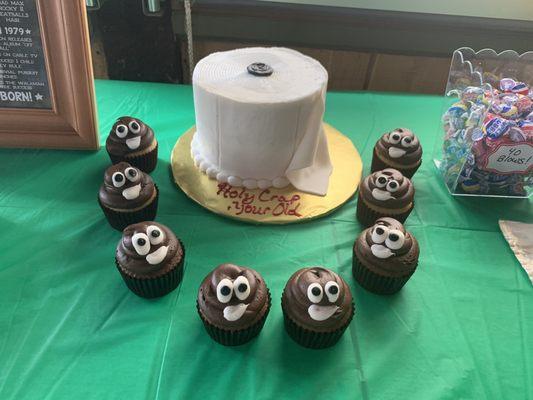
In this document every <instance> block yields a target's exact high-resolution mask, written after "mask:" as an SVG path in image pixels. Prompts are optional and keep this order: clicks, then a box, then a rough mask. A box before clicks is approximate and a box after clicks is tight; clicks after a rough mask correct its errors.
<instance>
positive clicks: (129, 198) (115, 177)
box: [98, 162, 155, 210]
mask: <svg viewBox="0 0 533 400" xmlns="http://www.w3.org/2000/svg"><path fill="white" fill-rule="evenodd" d="M154 193H155V185H154V182H153V181H152V178H150V175H148V174H146V173H144V172H142V171H141V170H140V169H138V168H135V167H132V166H131V165H130V164H128V163H127V162H120V163H118V164H115V165H112V166H110V167H109V168H108V169H107V170H106V171H105V174H104V183H103V184H102V186H100V192H99V193H98V198H99V199H100V202H101V203H102V204H103V205H105V206H107V207H109V208H113V209H119V210H132V209H136V208H139V207H142V206H143V205H145V204H147V203H148V202H149V201H150V200H151V199H152V198H153V197H154Z"/></svg>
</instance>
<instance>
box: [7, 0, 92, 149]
mask: <svg viewBox="0 0 533 400" xmlns="http://www.w3.org/2000/svg"><path fill="white" fill-rule="evenodd" d="M23 2H24V3H25V4H26V5H27V7H28V8H34V9H36V11H37V15H38V23H39V25H38V26H39V30H40V38H41V41H42V54H43V55H44V62H45V65H46V75H47V78H48V87H49V100H48V102H49V103H48V107H49V108H2V104H1V103H0V147H39V148H55V149H97V148H98V147H99V139H98V132H97V122H96V105H95V95H94V79H93V70H92V61H91V52H90V41H89V33H88V23H87V12H86V8H85V1H84V0H24V1H23ZM30 2H34V3H35V6H34V4H33V3H31V4H30ZM23 7H25V6H22V7H21V8H20V10H21V11H22V10H23ZM34 11H35V10H34ZM9 15H13V16H16V15H17V14H16V12H13V13H11V14H9ZM12 20H14V21H15V23H14V24H13V25H16V21H17V19H16V18H14V19H12ZM25 32H27V33H28V34H29V32H30V30H27V31H25ZM21 35H22V36H23V35H24V34H23V33H21ZM38 96H39V97H41V96H40V95H38ZM4 98H5V95H4Z"/></svg>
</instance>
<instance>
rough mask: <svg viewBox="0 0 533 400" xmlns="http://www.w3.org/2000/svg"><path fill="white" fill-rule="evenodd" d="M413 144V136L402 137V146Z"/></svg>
mask: <svg viewBox="0 0 533 400" xmlns="http://www.w3.org/2000/svg"><path fill="white" fill-rule="evenodd" d="M412 145H413V138H412V137H411V136H405V137H404V138H402V147H411V146H412Z"/></svg>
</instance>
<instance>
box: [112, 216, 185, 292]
mask: <svg viewBox="0 0 533 400" xmlns="http://www.w3.org/2000/svg"><path fill="white" fill-rule="evenodd" d="M184 260H185V249H184V247H183V244H182V243H181V241H180V240H179V239H178V238H176V235H174V233H173V232H172V231H171V230H170V229H169V228H168V227H166V226H165V225H162V224H158V223H157V222H153V221H144V222H140V223H138V224H133V225H130V226H128V227H126V229H124V231H123V232H122V238H121V239H120V242H119V243H118V246H117V250H116V253H115V263H116V266H117V268H118V271H119V272H120V275H121V276H122V279H124V282H125V283H126V286H127V287H128V288H129V289H130V290H131V291H132V292H133V293H135V294H136V295H138V296H140V297H145V298H154V297H161V296H164V295H166V294H167V293H169V292H171V291H173V290H174V289H175V288H176V287H177V286H178V285H179V283H180V282H181V279H182V277H183V264H184Z"/></svg>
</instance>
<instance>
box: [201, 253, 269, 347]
mask: <svg viewBox="0 0 533 400" xmlns="http://www.w3.org/2000/svg"><path fill="white" fill-rule="evenodd" d="M270 305H271V299H270V292H269V290H268V288H267V286H266V284H265V281H264V280H263V278H262V277H261V275H259V273H258V272H257V271H254V270H253V269H250V268H246V267H240V266H238V265H234V264H222V265H219V266H218V267H217V268H216V269H214V270H213V271H211V272H210V273H209V275H207V276H206V277H205V279H204V280H203V282H202V284H201V285H200V288H199V289H198V299H197V302H196V308H197V310H198V314H199V315H200V318H201V319H202V322H203V323H204V327H205V329H206V331H207V333H208V334H209V335H210V336H211V337H212V338H213V339H214V340H215V341H217V342H218V343H220V344H223V345H225V346H237V345H241V344H244V343H246V342H248V341H250V340H251V339H253V338H254V337H256V336H257V335H258V334H259V332H260V331H261V329H262V328H263V325H264V324H265V320H266V318H267V316H268V313H269V311H270Z"/></svg>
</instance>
